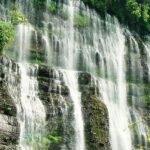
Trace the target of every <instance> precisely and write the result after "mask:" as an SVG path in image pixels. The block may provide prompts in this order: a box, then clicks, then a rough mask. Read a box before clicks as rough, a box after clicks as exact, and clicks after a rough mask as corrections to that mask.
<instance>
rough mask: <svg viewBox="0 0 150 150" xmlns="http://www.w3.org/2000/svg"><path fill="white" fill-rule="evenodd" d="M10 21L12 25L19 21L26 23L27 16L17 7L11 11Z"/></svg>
mask: <svg viewBox="0 0 150 150" xmlns="http://www.w3.org/2000/svg"><path fill="white" fill-rule="evenodd" d="M10 16H11V23H12V24H13V25H18V24H20V23H27V22H28V20H27V18H26V17H25V16H24V15H23V14H22V13H21V12H20V11H19V10H17V9H14V10H13V11H11V15H10Z"/></svg>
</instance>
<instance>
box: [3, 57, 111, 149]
mask: <svg viewBox="0 0 150 150" xmlns="http://www.w3.org/2000/svg"><path fill="white" fill-rule="evenodd" d="M10 62H11V63H10ZM10 64H11V65H10ZM18 67H19V66H18V65H17V64H16V63H15V62H13V61H11V60H9V59H8V58H6V57H1V58H0V150H5V149H6V150H16V145H17V143H18V139H19V125H18V122H17V110H16V103H15V100H14V99H13V98H12V95H11V93H10V92H9V86H8V82H9V79H8V74H9V73H8V71H9V69H11V71H12V72H13V71H14V72H16V74H15V76H14V74H13V73H12V74H13V75H11V74H9V75H10V76H14V78H15V80H16V81H17V82H16V84H18V85H19V84H20V77H19V73H18V72H19V71H17V70H19V68H18ZM78 76H79V79H78V82H79V90H80V92H81V101H82V112H83V116H84V123H85V125H84V127H85V137H86V148H87V150H91V149H95V150H96V149H97V150H99V149H101V150H109V126H108V112H107V108H106V106H105V105H104V104H103V103H102V102H101V100H100V98H99V97H98V96H97V94H96V93H97V92H96V91H97V87H95V86H94V85H92V84H91V78H92V77H91V75H90V74H88V73H83V72H80V73H79V75H78ZM37 80H38V84H39V93H38V95H39V98H40V100H41V101H42V103H43V104H44V106H45V109H46V131H47V132H46V137H47V139H49V141H48V143H46V145H48V149H49V150H60V149H61V148H62V147H63V148H64V149H65V150H71V149H72V147H73V145H74V141H75V139H74V134H75V132H74V128H73V120H74V115H73V109H74V107H73V102H72V100H71V97H70V92H69V87H67V86H66V85H65V82H64V74H63V71H61V70H58V69H53V68H50V67H47V66H44V65H39V67H38V73H37ZM11 84H14V85H13V86H16V87H19V86H18V85H15V83H11ZM19 94H20V89H19V88H18V97H19Z"/></svg>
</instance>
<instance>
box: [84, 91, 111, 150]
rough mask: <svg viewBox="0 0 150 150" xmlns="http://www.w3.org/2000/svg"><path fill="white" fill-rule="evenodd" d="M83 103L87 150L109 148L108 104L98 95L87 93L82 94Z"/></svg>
mask: <svg viewBox="0 0 150 150" xmlns="http://www.w3.org/2000/svg"><path fill="white" fill-rule="evenodd" d="M85 95H86V96H85ZM82 105H83V112H84V120H85V134H86V136H85V137H86V145H87V150H92V149H109V142H108V139H109V137H108V136H109V135H108V122H107V121H108V120H107V117H108V112H107V108H106V106H105V105H104V104H103V103H102V102H101V101H100V100H99V99H98V98H97V97H96V96H92V95H89V94H85V93H83V95H82Z"/></svg>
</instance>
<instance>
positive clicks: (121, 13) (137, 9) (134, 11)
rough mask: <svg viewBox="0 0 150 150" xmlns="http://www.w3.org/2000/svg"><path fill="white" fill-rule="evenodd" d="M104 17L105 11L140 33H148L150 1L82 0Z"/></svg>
mask: <svg viewBox="0 0 150 150" xmlns="http://www.w3.org/2000/svg"><path fill="white" fill-rule="evenodd" d="M82 1H83V2H84V3H85V4H87V5H88V6H90V7H91V8H94V9H95V10H96V11H97V12H98V13H99V14H100V15H101V16H102V17H104V18H105V14H106V12H107V13H109V14H111V15H114V16H116V17H117V18H118V19H119V21H120V22H121V23H125V24H127V25H128V26H129V27H130V28H131V29H133V30H136V31H137V32H138V33H140V34H141V35H143V34H148V33H150V3H149V2H148V0H147V1H146V0H143V1H142V0H141V1H139V0H111V1H110V0H101V1H100V0H82Z"/></svg>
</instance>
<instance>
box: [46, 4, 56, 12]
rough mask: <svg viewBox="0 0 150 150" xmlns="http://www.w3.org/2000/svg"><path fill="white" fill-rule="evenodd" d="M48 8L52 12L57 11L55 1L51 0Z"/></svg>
mask: <svg viewBox="0 0 150 150" xmlns="http://www.w3.org/2000/svg"><path fill="white" fill-rule="evenodd" d="M48 10H49V11H50V12H51V13H52V14H56V13H57V4H56V3H55V2H51V3H49V4H48Z"/></svg>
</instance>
